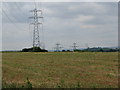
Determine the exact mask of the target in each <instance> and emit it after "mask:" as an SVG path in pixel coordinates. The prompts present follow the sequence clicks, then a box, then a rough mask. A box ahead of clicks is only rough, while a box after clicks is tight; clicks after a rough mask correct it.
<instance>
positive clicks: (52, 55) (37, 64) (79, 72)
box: [2, 52, 118, 88]
mask: <svg viewBox="0 0 120 90" xmlns="http://www.w3.org/2000/svg"><path fill="white" fill-rule="evenodd" d="M2 58H3V59H2V60H3V61H2V65H3V66H2V67H3V72H2V73H3V78H2V80H3V88H7V87H33V88H62V87H63V88H77V87H78V88H117V87H118V53H117V52H104V53H102V52H81V53H79V52H3V53H2Z"/></svg>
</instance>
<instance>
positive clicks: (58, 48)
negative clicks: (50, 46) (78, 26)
mask: <svg viewBox="0 0 120 90" xmlns="http://www.w3.org/2000/svg"><path fill="white" fill-rule="evenodd" d="M60 45H61V44H59V43H56V47H55V49H56V51H57V52H59V51H60V49H61V48H63V47H60Z"/></svg>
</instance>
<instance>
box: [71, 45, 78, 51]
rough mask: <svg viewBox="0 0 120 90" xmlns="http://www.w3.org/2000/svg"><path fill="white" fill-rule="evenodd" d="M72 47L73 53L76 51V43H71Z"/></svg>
mask: <svg viewBox="0 0 120 90" xmlns="http://www.w3.org/2000/svg"><path fill="white" fill-rule="evenodd" d="M72 47H73V51H74V50H76V49H77V47H78V46H77V45H76V43H73V46H72Z"/></svg>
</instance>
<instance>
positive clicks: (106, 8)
mask: <svg viewBox="0 0 120 90" xmlns="http://www.w3.org/2000/svg"><path fill="white" fill-rule="evenodd" d="M117 5H118V3H117V2H111V3H110V2H106V3H105V2H104V3H102V2H98V3H97V2H96V3H95V2H93V3H91V2H56V3H55V2H42V7H41V4H40V3H37V8H38V9H39V8H42V10H43V15H44V40H45V46H46V49H52V48H53V47H55V44H56V43H57V42H59V43H60V44H61V45H62V46H63V47H64V48H65V49H69V48H70V46H72V44H73V43H74V42H76V43H77V44H78V45H79V48H83V47H86V44H88V45H89V46H90V47H98V46H99V47H100V46H102V47H106V46H108V47H112V46H118V25H117V23H118V12H117V11H118V6H117ZM31 9H34V3H29V2H26V3H25V2H23V3H22V2H16V3H12V2H9V3H3V10H4V11H5V13H6V14H7V15H8V17H9V18H10V19H11V20H12V22H11V21H10V20H8V17H6V15H5V13H3V50H19V49H22V48H24V47H31V46H32V31H33V28H32V26H31V27H30V30H29V22H31V21H29V20H28V17H29V16H32V14H30V12H29V10H31ZM41 33H42V31H41V30H40V40H41V42H43V38H42V35H41Z"/></svg>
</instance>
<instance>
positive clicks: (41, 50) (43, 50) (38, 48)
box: [22, 47, 48, 52]
mask: <svg viewBox="0 0 120 90" xmlns="http://www.w3.org/2000/svg"><path fill="white" fill-rule="evenodd" d="M22 52H48V51H47V50H45V49H41V48H40V47H32V48H24V49H22Z"/></svg>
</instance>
